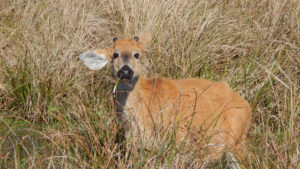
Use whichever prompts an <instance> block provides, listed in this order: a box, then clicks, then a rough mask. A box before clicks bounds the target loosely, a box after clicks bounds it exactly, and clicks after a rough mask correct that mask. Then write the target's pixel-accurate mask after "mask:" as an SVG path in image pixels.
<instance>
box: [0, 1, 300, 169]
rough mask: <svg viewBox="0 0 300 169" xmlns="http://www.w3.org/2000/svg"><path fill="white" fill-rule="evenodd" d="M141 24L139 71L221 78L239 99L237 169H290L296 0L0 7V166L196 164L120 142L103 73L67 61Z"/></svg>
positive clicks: (299, 39)
mask: <svg viewBox="0 0 300 169" xmlns="http://www.w3.org/2000/svg"><path fill="white" fill-rule="evenodd" d="M146 25H152V30H153V40H152V43H151V45H150V46H149V47H148V49H147V51H146V52H145V57H148V58H149V63H150V64H149V65H146V66H147V67H148V69H149V72H150V74H152V75H160V76H164V77H171V78H175V79H179V78H189V77H199V78H206V79H211V80H215V81H226V82H227V83H228V84H229V85H230V86H231V87H232V88H233V89H234V90H235V91H237V92H238V93H239V94H241V95H242V96H243V97H244V98H245V99H246V100H248V101H249V103H250V104H251V108H252V110H253V119H249V120H252V122H253V125H252V128H251V130H250V131H249V139H248V141H247V144H248V149H247V150H246V151H247V152H248V159H247V160H245V161H243V162H242V164H243V167H244V168H297V167H299V166H300V162H299V157H300V146H299V143H300V117H299V115H300V106H299V102H300V94H299V83H300V2H299V0H286V1H284V0H272V1H269V0H231V1H229V0H220V1H218V0H211V1H208V0H189V1H185V0H174V1H172V0H167V1H159V0H141V1H135V0H124V1H119V0H100V1H96V0H43V1H39V0H0V82H1V84H0V168H179V167H182V168H199V167H200V166H199V165H200V162H199V158H198V157H197V156H196V155H194V154H193V153H184V152H185V148H184V147H178V146H176V145H175V143H174V142H173V141H172V140H165V141H164V142H161V143H160V144H158V145H157V146H154V147H153V148H152V149H150V150H147V151H146V150H143V149H140V148H137V147H138V146H139V145H135V144H134V143H132V142H130V141H126V140H124V139H123V137H122V134H120V133H122V132H121V128H120V126H119V125H118V123H117V121H116V118H115V116H114V113H113V104H112V95H111V90H112V85H113V81H112V80H111V78H110V68H106V69H105V70H101V71H88V70H87V69H86V68H85V67H84V66H82V64H81V63H80V62H79V61H78V59H77V57H78V55H79V54H80V53H82V52H84V51H86V50H89V49H97V48H106V47H109V45H111V44H112V38H113V37H115V36H117V37H120V38H130V37H133V36H134V35H136V34H138V33H139V32H140V31H141V30H143V29H144V28H145V26H146ZM217 167H219V168H220V167H221V166H220V165H215V166H213V168H217Z"/></svg>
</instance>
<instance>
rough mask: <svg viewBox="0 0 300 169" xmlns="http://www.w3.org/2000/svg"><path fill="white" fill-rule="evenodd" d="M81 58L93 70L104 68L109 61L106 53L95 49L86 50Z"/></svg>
mask: <svg viewBox="0 0 300 169" xmlns="http://www.w3.org/2000/svg"><path fill="white" fill-rule="evenodd" d="M79 59H80V60H81V61H82V62H83V64H84V65H85V66H87V67H88V68H89V69H91V70H98V69H102V68H103V67H104V66H105V65H106V64H107V63H108V60H107V58H106V56H105V54H97V53H95V52H93V51H88V52H84V53H83V54H81V55H80V56H79Z"/></svg>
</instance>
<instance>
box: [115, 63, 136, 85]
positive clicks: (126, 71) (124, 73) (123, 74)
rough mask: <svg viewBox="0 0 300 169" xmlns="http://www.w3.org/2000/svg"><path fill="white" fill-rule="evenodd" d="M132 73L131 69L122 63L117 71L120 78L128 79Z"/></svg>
mask: <svg viewBox="0 0 300 169" xmlns="http://www.w3.org/2000/svg"><path fill="white" fill-rule="evenodd" d="M132 75H133V70H132V69H131V68H130V67H129V66H128V65H124V66H123V67H122V68H121V69H120V70H119V71H118V76H119V78H120V79H121V80H124V81H130V80H131V78H132Z"/></svg>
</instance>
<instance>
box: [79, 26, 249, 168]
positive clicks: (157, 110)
mask: <svg viewBox="0 0 300 169" xmlns="http://www.w3.org/2000/svg"><path fill="white" fill-rule="evenodd" d="M151 34H152V33H151V32H149V31H143V32H142V33H141V34H139V36H135V37H134V38H130V39H118V38H116V37H115V38H113V45H112V46H111V47H109V48H106V49H96V50H90V51H87V52H84V53H82V54H81V55H80V56H79V59H80V60H81V61H82V62H83V64H84V65H85V66H87V67H88V68H89V69H91V70H100V69H102V68H103V67H104V66H106V65H107V64H110V65H111V67H112V76H113V78H114V79H115V80H116V83H115V85H114V88H113V96H114V105H115V112H116V114H117V116H118V120H119V121H120V123H121V124H122V126H123V128H124V130H125V136H126V138H129V137H132V138H136V139H138V138H141V140H144V142H148V143H150V144H151V143H152V142H153V140H154V138H155V137H156V136H157V135H158V134H159V132H162V131H163V129H169V130H170V131H175V133H176V134H174V137H175V141H176V143H180V142H183V141H185V142H186V143H187V144H186V145H190V143H195V144H196V145H197V146H198V147H201V148H200V149H198V150H197V151H199V152H203V151H204V150H205V151H206V153H207V156H208V157H207V159H209V160H212V161H213V159H220V158H222V157H223V155H224V154H225V153H230V154H229V156H230V157H232V161H236V159H235V157H239V159H244V158H245V155H246V153H245V149H246V144H245V142H246V138H247V133H248V131H249V128H250V126H251V117H252V114H251V109H250V106H249V104H248V102H247V101H246V100H245V99H243V98H242V97H241V96H240V95H239V94H237V93H236V92H234V91H233V90H232V89H231V88H230V87H229V86H228V85H227V83H226V82H214V81H210V80H206V79H200V78H189V79H179V80H173V79H170V78H163V77H159V76H154V77H147V72H148V71H147V68H146V66H145V62H146V61H145V60H147V58H146V57H145V56H144V55H143V52H145V49H146V47H147V46H148V45H149V43H150V42H151V39H152V35H151ZM234 166H237V168H239V165H238V163H237V162H236V163H234ZM234 166H233V167H232V168H236V167H234Z"/></svg>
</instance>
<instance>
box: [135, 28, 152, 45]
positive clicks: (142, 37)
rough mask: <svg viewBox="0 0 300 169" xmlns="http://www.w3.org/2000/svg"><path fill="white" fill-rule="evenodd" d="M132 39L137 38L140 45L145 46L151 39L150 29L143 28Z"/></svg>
mask: <svg viewBox="0 0 300 169" xmlns="http://www.w3.org/2000/svg"><path fill="white" fill-rule="evenodd" d="M134 39H138V41H139V42H140V43H141V47H142V48H146V47H147V46H148V44H149V42H150V41H151V39H152V33H151V30H144V31H143V32H142V33H140V34H139V36H136V37H135V38H134Z"/></svg>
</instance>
